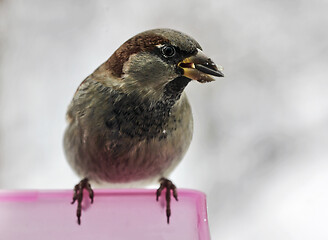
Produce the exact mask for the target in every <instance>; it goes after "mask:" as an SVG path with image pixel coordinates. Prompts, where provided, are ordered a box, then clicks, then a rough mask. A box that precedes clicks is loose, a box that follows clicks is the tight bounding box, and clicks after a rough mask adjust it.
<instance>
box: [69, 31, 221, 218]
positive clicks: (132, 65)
mask: <svg viewBox="0 0 328 240" xmlns="http://www.w3.org/2000/svg"><path fill="white" fill-rule="evenodd" d="M211 75H213V76H217V77H223V74H222V72H221V69H220V68H218V67H217V65H215V64H214V62H213V61H212V60H211V59H210V58H208V57H207V56H206V55H205V54H204V53H203V52H202V48H201V46H200V45H199V44H198V43H197V42H196V41H195V40H194V39H193V38H191V37H189V36H187V35H185V34H184V33H181V32H178V31H175V30H171V29H154V30H149V31H145V32H142V33H140V34H138V35H136V36H134V37H132V38H131V39H129V40H128V41H126V42H125V43H123V45H122V46H120V47H119V48H118V49H117V50H116V51H115V52H114V54H113V55H112V56H111V57H110V58H109V59H108V60H107V61H106V62H104V63H103V64H102V65H100V67H98V68H97V69H96V70H95V71H94V72H93V73H92V74H91V75H90V76H88V77H87V78H86V79H85V80H84V81H83V82H82V83H81V85H80V86H79V87H78V89H77V91H76V93H75V95H74V97H73V100H72V102H71V103H70V105H69V107H68V111H67V120H68V127H67V129H66V132H65V136H64V148H65V154H66V157H67V160H68V162H69V164H70V165H71V167H72V168H73V169H74V170H75V171H76V173H77V174H78V175H79V176H81V177H83V180H82V181H81V182H80V183H79V184H77V185H76V186H75V189H74V196H73V202H72V204H73V203H74V202H75V201H77V202H78V206H77V218H78V223H79V224H80V218H81V202H82V198H83V189H86V190H87V191H88V192H89V197H90V198H91V202H92V201H93V191H92V189H91V186H90V183H89V181H93V182H96V183H130V182H145V181H146V182H147V181H153V180H156V179H157V180H158V179H160V184H161V185H160V187H159V189H158V190H157V192H156V198H157V200H158V197H159V196H160V194H161V192H162V190H163V189H166V202H167V209H166V215H167V222H168V223H169V218H170V214H171V212H170V194H171V193H170V191H173V196H174V198H175V199H176V200H177V199H178V198H177V192H176V187H175V185H174V184H173V183H172V182H171V181H169V180H168V179H166V178H165V177H167V176H168V174H169V173H170V172H171V171H172V170H173V169H174V168H175V167H176V166H177V164H178V163H179V162H180V160H181V159H182V157H183V156H184V154H185V152H186V151H187V149H188V147H189V144H190V141H191V138H192V134H193V118H192V113H191V108H190V105H189V102H188V99H187V96H186V94H185V93H184V92H183V90H184V88H185V87H186V86H187V84H188V83H189V82H190V81H191V80H196V81H198V82H201V83H205V82H211V81H213V80H214V79H213V78H212V77H211Z"/></svg>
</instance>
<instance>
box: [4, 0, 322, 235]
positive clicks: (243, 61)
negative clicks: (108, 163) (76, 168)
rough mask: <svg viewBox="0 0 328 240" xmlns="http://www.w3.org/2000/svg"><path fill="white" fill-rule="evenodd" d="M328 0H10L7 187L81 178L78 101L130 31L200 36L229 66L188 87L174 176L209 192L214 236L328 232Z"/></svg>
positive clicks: (66, 183) (57, 184)
mask: <svg viewBox="0 0 328 240" xmlns="http://www.w3.org/2000/svg"><path fill="white" fill-rule="evenodd" d="M327 12H328V1H323V0H322V1H319V0H312V1H305V0H295V1H283V0H279V1H268V0H264V1H261V0H251V1H242V0H220V1H216V0H212V1H194V0H188V1H187V0H185V1H146V0H142V1H132V0H131V1H124V0H120V1H108V0H98V1H91V0H83V1H76V0H69V1H41V0H31V1H23V0H17V1H9V0H0V63H1V65H0V110H1V117H0V188H3V189H62V188H65V189H70V188H72V187H73V186H74V185H75V184H76V183H77V182H78V180H79V179H78V177H77V176H76V175H75V174H74V173H73V172H72V170H71V169H70V168H69V166H68V164H67V163H66V160H65V157H64V154H63V149H62V136H63V132H64V129H65V126H66V123H65V112H66V108H67V106H68V103H69V102H70V100H71V98H72V96H73V94H74V92H75V90H76V88H77V86H78V85H79V83H80V82H81V81H82V80H83V79H84V78H85V77H86V76H87V75H89V74H90V73H91V72H92V71H93V70H94V69H95V68H96V67H98V66H99V65H100V64H101V63H102V62H104V61H105V60H106V59H107V58H108V57H109V56H110V55H111V54H112V53H113V52H114V50H116V48H118V47H119V45H120V44H121V43H123V42H124V41H126V40H127V39H128V38H130V37H131V36H133V35H135V34H136V33H139V32H142V31H144V30H147V29H151V28H158V27H169V28H174V29H177V30H180V31H182V32H185V33H187V34H189V35H191V36H193V37H194V38H195V39H196V40H198V42H199V43H200V44H201V45H202V47H203V49H204V52H205V53H206V54H207V55H209V56H210V57H211V58H212V59H213V60H215V62H216V63H217V64H220V65H222V66H224V68H225V70H224V73H225V75H226V77H225V78H223V79H218V80H217V81H216V82H214V83H211V84H206V85H202V84H199V83H197V82H193V83H191V84H190V85H189V86H188V87H187V90H186V91H187V93H188V95H189V99H190V102H191V105H192V107H193V113H194V122H195V134H194V139H193V142H192V145H191V147H190V149H189V151H188V153H187V155H186V156H185V159H184V160H183V162H182V163H181V164H180V165H179V166H178V168H177V169H176V170H175V172H174V173H173V174H172V176H171V179H172V180H173V181H174V182H175V183H176V185H177V186H178V187H180V188H193V189H198V190H201V191H203V192H205V193H206V194H207V198H208V207H209V218H210V219H209V220H210V227H211V235H212V239H225V240H226V239H228V240H230V239H231V240H235V239H243V240H245V239H250V240H256V239H259V240H260V239H266V240H271V239H272V240H275V239H280V240H283V239H297V240H302V239H316V240H319V239H328V229H327V223H328V207H327V205H328V188H327V185H328V31H327V29H328V15H327Z"/></svg>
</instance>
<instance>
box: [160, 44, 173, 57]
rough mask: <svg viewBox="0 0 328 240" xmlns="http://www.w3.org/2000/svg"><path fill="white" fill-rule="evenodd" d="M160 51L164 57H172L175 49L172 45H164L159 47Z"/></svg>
mask: <svg viewBox="0 0 328 240" xmlns="http://www.w3.org/2000/svg"><path fill="white" fill-rule="evenodd" d="M161 53H162V55H163V56H164V57H166V58H170V57H173V56H174V55H175V54H176V50H175V47H173V46H166V45H165V46H163V47H162V48H161Z"/></svg>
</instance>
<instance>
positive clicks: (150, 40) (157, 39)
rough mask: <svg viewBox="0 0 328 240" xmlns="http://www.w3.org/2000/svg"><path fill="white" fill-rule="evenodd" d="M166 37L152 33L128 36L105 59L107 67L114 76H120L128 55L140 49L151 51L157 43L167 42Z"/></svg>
mask: <svg viewBox="0 0 328 240" xmlns="http://www.w3.org/2000/svg"><path fill="white" fill-rule="evenodd" d="M168 42H169V41H168V39H166V38H163V37H161V36H158V35H154V34H139V35H137V36H134V37H132V38H130V39H129V40H128V41H126V42H125V43H123V45H122V46H120V47H119V49H117V50H116V51H115V52H114V53H113V55H112V56H111V57H110V58H109V59H108V60H107V68H108V70H110V71H111V72H112V74H113V75H114V76H116V77H121V75H122V70H123V65H124V63H125V62H126V61H127V60H128V59H129V57H130V55H132V54H134V53H138V52H141V51H151V50H153V49H154V48H155V46H156V45H158V44H164V43H168Z"/></svg>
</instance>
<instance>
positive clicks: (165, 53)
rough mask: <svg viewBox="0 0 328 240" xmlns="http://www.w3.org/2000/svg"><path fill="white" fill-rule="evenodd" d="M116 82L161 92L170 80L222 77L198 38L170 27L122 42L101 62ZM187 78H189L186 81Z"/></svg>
mask: <svg viewBox="0 0 328 240" xmlns="http://www.w3.org/2000/svg"><path fill="white" fill-rule="evenodd" d="M103 67H104V68H106V70H107V71H109V72H110V74H111V75H112V76H113V77H114V78H115V79H116V80H115V83H116V85H119V86H121V87H124V88H126V90H127V91H128V89H134V90H137V91H141V92H144V93H146V94H147V92H161V90H162V89H164V88H165V86H166V85H167V84H168V83H170V82H172V81H173V80H175V81H179V79H184V80H186V79H187V80H189V81H190V80H196V81H198V82H201V83H204V82H210V81H213V80H214V79H213V77H212V76H216V77H223V73H222V72H221V70H222V69H221V67H218V66H217V65H216V64H215V63H214V62H213V61H212V60H211V59H210V58H209V57H207V56H206V55H205V54H204V53H203V52H202V48H201V46H200V45H199V43H198V42H196V41H195V40H194V39H193V38H191V37H189V36H187V35H186V34H184V33H181V32H178V31H175V30H172V29H154V30H149V31H145V32H142V33H140V34H137V35H136V36H134V37H132V38H130V39H129V40H128V41H126V42H125V43H123V44H122V45H121V46H120V47H119V48H118V49H117V50H116V51H115V52H114V54H113V55H112V56H111V57H110V58H109V59H108V60H107V61H106V62H105V63H104V66H103ZM189 81H188V82H189Z"/></svg>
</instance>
